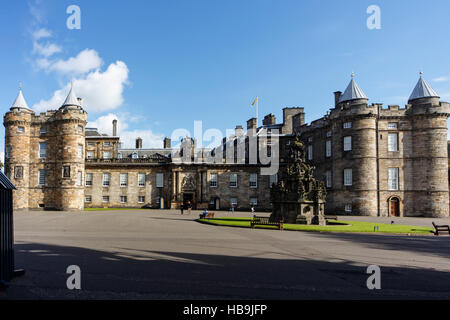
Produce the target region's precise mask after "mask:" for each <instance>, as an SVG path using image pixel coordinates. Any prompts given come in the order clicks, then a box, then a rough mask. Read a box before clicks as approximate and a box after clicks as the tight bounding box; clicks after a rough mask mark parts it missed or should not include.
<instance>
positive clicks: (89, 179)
mask: <svg viewBox="0 0 450 320" xmlns="http://www.w3.org/2000/svg"><path fill="white" fill-rule="evenodd" d="M86 185H87V186H92V173H86Z"/></svg>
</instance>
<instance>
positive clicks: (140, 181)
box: [138, 173, 145, 187]
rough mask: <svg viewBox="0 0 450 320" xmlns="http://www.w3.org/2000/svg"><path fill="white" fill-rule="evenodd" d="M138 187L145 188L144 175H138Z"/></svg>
mask: <svg viewBox="0 0 450 320" xmlns="http://www.w3.org/2000/svg"><path fill="white" fill-rule="evenodd" d="M138 185H139V187H145V173H138Z"/></svg>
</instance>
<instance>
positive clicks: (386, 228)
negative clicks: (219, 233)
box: [197, 218, 433, 234]
mask: <svg viewBox="0 0 450 320" xmlns="http://www.w3.org/2000/svg"><path fill="white" fill-rule="evenodd" d="M197 221H199V222H202V223H207V224H212V225H218V226H229V227H243V228H250V218H214V219H197ZM331 222H333V223H335V225H327V226H313V225H310V226H307V225H301V224H284V226H283V227H284V230H297V231H322V232H371V233H380V232H381V233H402V234H408V233H410V234H413V233H414V234H431V233H433V228H427V227H415V226H403V225H396V224H394V225H392V224H385V223H373V222H361V221H331ZM375 226H378V231H376V232H375V231H374V227H375ZM256 228H265V229H276V227H272V226H256Z"/></svg>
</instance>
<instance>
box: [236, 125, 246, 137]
mask: <svg viewBox="0 0 450 320" xmlns="http://www.w3.org/2000/svg"><path fill="white" fill-rule="evenodd" d="M243 133H244V129H243V128H242V126H241V125H237V126H236V129H234V135H235V136H236V137H239V136H242V135H243Z"/></svg>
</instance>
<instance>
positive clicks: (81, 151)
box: [78, 144, 83, 158]
mask: <svg viewBox="0 0 450 320" xmlns="http://www.w3.org/2000/svg"><path fill="white" fill-rule="evenodd" d="M78 158H83V145H82V144H79V145H78Z"/></svg>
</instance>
